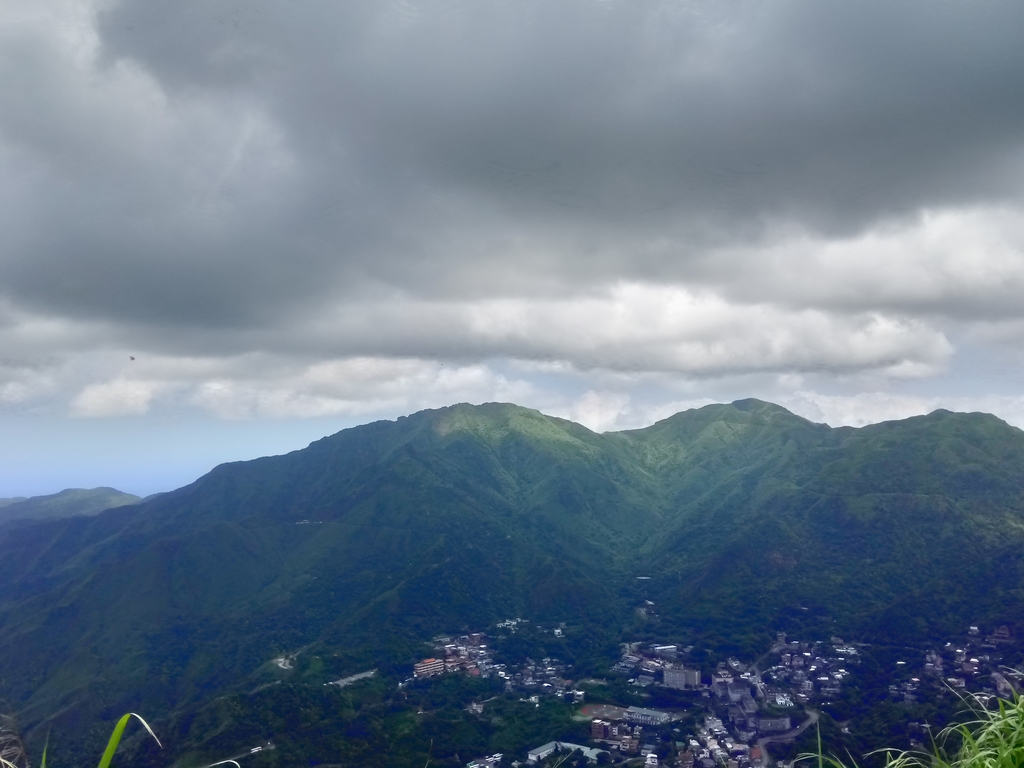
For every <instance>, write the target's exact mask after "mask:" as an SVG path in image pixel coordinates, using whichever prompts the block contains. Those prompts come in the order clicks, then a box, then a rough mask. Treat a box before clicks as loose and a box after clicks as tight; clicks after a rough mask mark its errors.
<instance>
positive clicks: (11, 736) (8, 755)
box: [0, 712, 231, 768]
mask: <svg viewBox="0 0 1024 768" xmlns="http://www.w3.org/2000/svg"><path fill="white" fill-rule="evenodd" d="M133 717H134V718H135V719H136V720H138V721H139V722H140V723H142V726H143V727H144V728H145V729H146V731H147V732H148V733H149V735H150V736H152V737H153V740H154V741H155V742H156V743H157V744H159V745H160V748H161V749H162V748H163V744H160V739H158V738H157V737H156V734H155V733H153V729H152V728H150V727H149V723H147V722H146V721H145V720H143V719H142V717H140V716H139V715H136V714H135V713H134V712H129V713H128V714H126V715H124V716H123V717H122V718H121V719H120V720H118V721H117V725H115V726H114V731H113V733H111V734H110V739H109V740H108V741H107V748H106V749H105V750H103V756H102V757H101V758H100V762H99V766H98V768H110V762H111V760H113V759H114V753H115V752H116V751H117V747H118V745H119V744H120V743H121V737H122V736H124V729H125V728H127V727H128V723H129V722H130V721H131V719H132V718H133ZM47 744H49V738H47ZM46 752H47V747H43V755H42V757H41V758H40V761H39V768H46ZM226 762H231V761H226ZM29 766H30V763H29V759H28V754H27V753H26V752H25V747H24V745H23V744H22V743H21V737H20V736H19V734H18V729H17V728H16V727H15V724H14V721H13V720H12V719H11V718H9V717H7V716H4V717H3V718H2V720H0V768H29Z"/></svg>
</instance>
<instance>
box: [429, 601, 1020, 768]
mask: <svg viewBox="0 0 1024 768" xmlns="http://www.w3.org/2000/svg"><path fill="white" fill-rule="evenodd" d="M525 623H526V621H525V620H523V619H510V620H509V621H508V622H503V623H502V624H500V625H499V627H501V628H503V629H506V630H510V631H513V632H514V631H515V630H516V628H522V625H523V624H525ZM534 629H538V627H534ZM548 631H550V630H548ZM436 640H437V642H436V645H435V648H436V649H437V657H436V658H432V659H426V660H424V661H422V662H420V663H419V664H417V665H416V671H415V674H416V676H417V677H426V676H430V675H433V674H441V673H442V672H447V671H453V670H457V669H461V670H466V671H469V672H470V673H473V670H476V672H475V673H476V674H481V675H486V676H492V675H493V676H497V677H500V678H502V679H504V680H505V681H506V687H507V690H509V691H513V690H523V691H527V692H528V693H530V694H531V695H530V696H529V698H528V699H524V700H526V701H531V702H538V701H539V696H540V695H561V696H565V697H566V698H567V699H575V700H576V701H581V700H582V699H583V692H582V691H580V690H577V688H576V687H574V684H573V683H572V681H571V680H569V679H567V675H568V670H567V665H565V664H562V663H561V662H560V661H559V660H558V659H551V658H545V659H542V660H541V661H539V662H536V661H533V660H527V662H526V663H525V664H523V665H520V666H519V667H512V668H508V667H506V666H505V665H501V664H494V663H493V662H492V661H491V659H490V656H489V654H488V652H487V644H486V637H485V636H484V635H483V634H482V633H475V634H471V635H464V636H462V637H459V638H449V637H443V638H437V639H436ZM1011 642H1013V637H1012V633H1011V631H1010V630H1009V629H1008V628H1007V627H999V628H998V629H996V630H995V631H994V632H992V633H991V634H987V635H983V634H982V633H981V631H980V630H979V629H978V628H977V627H971V628H970V629H969V631H968V633H967V636H966V637H965V638H964V639H963V640H962V641H960V642H958V643H953V642H949V643H946V645H945V646H944V647H942V648H939V649H931V650H928V651H927V652H925V653H924V654H923V660H922V659H921V658H920V657H917V658H916V659H915V660H911V661H898V662H897V663H896V669H895V670H894V673H893V674H894V677H893V681H894V682H893V683H892V685H890V688H889V690H890V693H891V694H892V696H893V697H894V698H897V699H900V700H903V701H906V702H915V701H917V700H918V699H919V697H920V696H922V695H923V694H924V693H925V692H926V691H938V690H940V689H942V690H948V688H949V687H953V688H960V689H964V688H966V689H967V690H970V691H972V692H973V693H975V694H976V695H980V696H982V697H984V696H988V695H991V696H1003V697H1006V698H1008V697H1011V696H1013V695H1014V694H1015V693H1016V692H1017V691H1018V690H1020V689H1021V687H1022V686H1024V672H1020V671H1018V670H1016V669H1011V668H1009V667H1006V666H1003V665H1002V664H1001V663H1000V662H1001V660H1002V655H1001V653H1000V651H1001V650H1002V648H1001V646H1004V645H1005V644H1007V643H1011ZM691 651H692V646H690V647H685V648H683V647H678V646H675V645H668V644H657V643H655V644H641V643H627V644H624V645H623V648H622V654H621V656H620V658H619V660H618V662H617V663H616V664H615V665H614V666H613V667H612V668H611V671H612V672H613V673H615V674H619V675H623V676H625V677H627V678H628V680H629V682H630V683H631V684H632V685H634V686H637V687H638V688H645V687H648V686H659V685H660V686H665V687H667V688H673V689H677V690H682V691H695V692H698V693H699V695H698V696H696V698H695V699H694V702H693V704H694V705H696V706H699V707H701V708H703V709H704V717H703V721H702V724H701V725H699V726H697V727H696V728H695V731H694V732H693V733H690V734H681V733H679V728H678V727H674V726H676V725H677V723H676V721H677V720H678V719H679V715H678V714H677V713H676V712H668V711H661V710H657V709H646V708H643V707H617V706H612V705H608V704H596V705H595V704H591V705H588V706H586V707H584V709H583V714H585V715H588V716H590V717H591V718H592V721H591V732H590V736H591V741H590V742H589V743H590V745H591V746H584V745H578V744H569V743H564V742H549V743H547V744H544V745H542V746H540V747H537V748H536V749H533V750H530V752H529V754H528V756H527V757H528V760H529V762H530V763H539V762H542V761H545V760H546V758H548V757H550V756H551V755H553V754H554V753H555V752H556V751H557V752H564V751H570V752H572V751H575V750H579V751H580V752H582V753H583V754H584V755H585V756H586V757H587V758H588V759H589V760H590V761H591V762H595V761H596V760H597V759H598V758H599V757H600V756H601V754H602V753H605V752H606V753H608V755H609V757H610V758H611V759H612V760H613V762H619V761H621V760H624V759H628V760H632V759H634V758H636V757H637V756H639V757H641V758H643V760H644V765H645V767H646V768H653V766H657V765H658V764H659V762H658V756H657V754H655V750H656V749H659V748H660V747H664V746H665V745H666V744H669V745H671V748H670V749H669V750H668V754H669V757H668V758H667V759H668V760H669V764H670V765H674V766H677V768H764V766H765V765H766V763H767V762H768V760H769V756H768V754H767V751H766V746H765V745H767V744H768V743H769V742H771V741H772V740H776V741H777V740H779V739H780V738H781V739H792V738H795V736H796V735H797V734H798V733H800V732H801V730H802V728H796V727H795V726H797V725H802V726H803V727H806V726H807V723H810V722H811V719H807V720H806V722H804V721H805V718H804V717H803V712H802V711H801V707H802V706H803V705H808V704H817V703H823V704H827V703H828V702H829V701H830V700H832V699H834V698H835V697H838V696H839V695H840V694H841V692H842V689H843V686H844V685H846V684H848V681H849V678H850V676H851V674H852V673H853V671H854V670H855V669H856V667H857V665H859V664H860V655H861V649H860V646H857V645H854V644H851V643H847V642H844V641H843V639H842V638H839V637H832V638H831V639H830V640H829V641H827V642H826V641H815V642H804V641H799V640H789V639H787V638H786V636H785V635H784V634H781V633H780V634H779V636H778V638H777V640H776V643H775V644H774V646H773V647H772V649H771V652H770V653H769V654H767V655H766V656H765V657H763V658H762V660H761V661H759V662H757V663H755V664H749V665H748V664H745V663H743V662H741V661H740V660H738V659H736V658H730V659H728V660H727V661H726V662H722V663H720V664H718V666H717V668H716V669H714V670H712V671H711V674H710V676H707V674H706V670H705V673H704V674H702V672H701V670H700V669H698V668H697V667H696V666H695V665H693V664H692V663H691V664H689V665H688V664H687V663H686V660H687V659H688V658H689V656H688V654H689V653H690V652H691ZM766 660H767V662H768V663H769V664H770V666H767V667H766V668H762V667H764V663H765V661H766ZM759 665H760V666H759ZM478 706H480V705H478ZM481 709H482V706H481ZM595 744H596V745H597V746H596V747H595V746H593V745H595ZM661 754H662V755H665V754H666V750H665V749H663V748H662V749H661ZM501 759H502V756H501V755H492V756H490V757H487V758H481V759H479V760H476V761H473V762H472V763H470V764H469V766H468V767H467V768H497V765H498V763H500V761H501Z"/></svg>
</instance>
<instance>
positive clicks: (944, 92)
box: [0, 0, 1024, 496]
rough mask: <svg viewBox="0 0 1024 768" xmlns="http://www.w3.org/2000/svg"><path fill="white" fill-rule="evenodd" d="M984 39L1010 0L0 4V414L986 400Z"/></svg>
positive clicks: (852, 415)
mask: <svg viewBox="0 0 1024 768" xmlns="http://www.w3.org/2000/svg"><path fill="white" fill-rule="evenodd" d="M1021 29H1024V5H1022V4H1020V3H1019V2H1015V1H1010V0H1007V1H1006V2H995V1H991V2H985V1H980V2H963V1H961V0H927V1H925V0H902V1H900V0H898V1H896V2H893V0H884V1H883V0H877V1H874V0H864V1H862V2H858V3H821V2H812V1H811V0H763V1H761V2H757V1H754V0H750V1H745V0H714V1H712V0H706V1H705V0H692V1H688V0H674V1H668V0H629V1H627V0H557V1H555V2H552V1H551V0H437V1H436V2H419V1H418V0H372V1H371V0H365V1H362V2H360V1H358V0H352V2H345V3H327V2H320V1H319V0H315V1H311V2H307V3H299V4H295V3H283V2H280V1H279V0H202V1H201V2H200V1H199V0H74V1H72V0H0V423H7V424H8V425H9V429H13V427H11V426H10V425H13V424H15V423H16V424H17V425H19V426H18V429H21V430H25V429H31V428H32V427H31V426H30V425H32V424H33V423H36V424H39V425H42V424H46V425H47V426H46V429H45V430H44V431H46V434H48V435H53V436H54V437H56V438H58V439H59V436H60V434H61V429H62V427H61V426H60V425H61V424H65V425H74V426H67V429H69V430H80V429H81V427H80V426H79V425H80V424H81V423H82V421H83V420H88V421H89V422H90V423H91V424H93V425H94V426H93V427H90V429H92V430H93V431H94V434H95V435H100V434H101V433H102V431H103V430H104V429H106V428H107V427H105V426H104V425H109V424H112V423H113V421H111V420H115V421H116V420H119V419H123V418H131V419H135V420H136V422H135V423H137V424H138V425H139V427H140V428H144V427H148V428H151V429H153V430H155V432H154V434H157V433H159V427H158V425H159V424H162V423H167V422H166V421H161V420H162V419H164V420H166V419H169V418H179V419H181V420H183V421H187V422H188V423H189V424H192V425H194V430H195V431H194V435H195V436H196V439H197V440H201V439H202V435H203V434H204V432H203V430H204V426H203V425H204V423H205V424H206V425H207V427H205V428H209V429H214V428H216V429H221V427H220V426H215V427H214V426H210V425H220V424H222V423H223V422H225V421H226V422H229V423H240V422H246V423H249V422H253V421H256V422H260V423H263V424H264V425H265V429H266V430H267V431H268V432H272V431H274V430H279V433H280V434H281V435H285V434H287V435H288V439H293V438H294V435H295V432H294V431H290V432H286V431H281V430H282V425H283V424H293V423H294V422H295V420H306V423H308V424H311V425H312V424H315V425H316V428H320V427H321V426H322V427H323V431H333V430H335V429H337V428H340V427H342V426H345V425H348V424H352V423H358V422H360V421H365V420H368V419H371V418H377V417H381V416H384V417H394V416H396V415H399V414H402V413H406V412H409V411H412V410H416V409H418V408H423V407H434V406H439V405H445V404H449V403H452V402H457V401H460V400H469V401H472V402H481V401H485V400H494V399H500V400H511V401H515V402H520V403H522V404H524V405H530V406H534V407H539V408H541V409H542V410H545V411H546V412H549V413H555V414H558V415H563V416H567V417H571V418H575V419H578V420H580V421H582V422H583V423H585V424H588V425H589V426H591V427H593V428H595V429H615V428H622V427H632V426H639V425H642V424H646V423H650V422H651V421H652V420H653V419H656V418H660V417H663V416H666V415H668V414H669V413H671V412H673V411H674V410H679V409H682V408H685V407H693V406H697V405H701V404H705V403H707V402H713V401H723V400H726V401H727V400H731V399H733V398H736V397H743V396H748V395H753V396H760V397H765V398H767V399H772V400H775V401H776V402H779V403H781V404H783V405H786V406H787V407H790V408H792V409H793V410H795V411H797V412H799V413H801V414H803V415H806V416H808V417H809V418H813V419H816V420H821V421H828V422H829V423H833V424H841V423H842V424H863V423H867V422H871V421H875V420H879V419H883V418H897V417H902V416H906V415H910V414H913V413H921V412H926V411H928V410H931V409H933V408H936V407H949V408H958V409H966V410H975V409H981V410H989V411H992V412H995V413H997V414H998V415H1000V416H1001V417H1003V418H1005V419H1007V420H1009V421H1011V422H1012V423H1015V424H1018V425H1020V426H1024V401H1022V399H1021V396H1022V392H1021V387H1020V381H1021V375H1022V373H1024V360H1022V354H1021V352H1022V350H1024V301H1022V300H1021V298H1020V297H1021V296H1022V294H1024V290H1022V289H1024V99H1022V98H1021V84H1022V83H1024V46H1022V45H1021V44H1020V30H1021ZM131 357H134V358H135V359H134V360H131V359H130V358H131ZM15 417H16V418H15ZM5 419H6V421H3V420H5ZM33 419H36V420H37V421H33ZM118 423H121V422H120V421H118ZM26 425H29V426H26ZM190 428H191V427H190ZM12 434H13V433H12ZM76 434H80V432H76ZM239 434H241V432H240V433H239ZM245 434H247V435H248V434H251V433H250V432H245ZM154 439H155V440H156V439H157V438H154ZM239 439H240V440H241V439H242V438H239ZM245 439H246V440H247V441H249V442H247V443H245V445H243V444H242V443H241V442H240V443H239V444H238V452H237V454H234V453H232V448H231V446H232V443H231V441H230V440H226V441H225V442H224V447H223V451H222V455H221V454H218V455H217V456H212V455H211V457H210V460H211V461H214V460H227V459H233V458H244V457H245V456H246V455H247V450H248V448H247V446H251V440H250V439H249V438H245ZM282 440H284V438H283V437H282ZM11 442H12V444H13V445H16V446H17V445H21V444H22V441H21V440H20V438H19V436H18V435H17V434H15V435H14V439H13V440H12V441H11ZM261 445H262V444H261ZM287 447H297V446H288V445H283V444H282V445H281V446H280V449H281V450H284V449H286V448H287ZM8 450H9V451H13V450H22V449H21V448H11V449H8ZM114 453H116V451H115V452H114ZM69 456H70V454H69ZM156 456H157V454H154V457H156ZM46 460H47V457H46V455H44V453H40V456H39V461H40V462H45V461H46ZM154 460H156V458H154ZM168 460H169V459H168V458H167V457H166V456H162V455H161V456H160V461H168ZM71 461H72V459H71V458H62V459H60V460H59V461H57V464H60V465H62V466H63V465H64V464H67V463H68V462H71ZM172 463H173V462H172ZM59 469H60V468H59V467H57V468H55V469H54V470H53V472H52V483H53V486H54V487H53V488H52V490H57V489H58V487H63V485H64V484H70V483H65V482H64V481H63V480H62V479H61V478H62V477H63V476H62V475H61V474H60V471H59ZM19 471H20V470H19ZM98 471H101V470H98ZM190 471H192V467H191V466H190V467H189V468H188V469H187V470H185V469H181V470H180V471H179V472H178V474H175V472H174V471H172V470H168V474H167V475H166V480H165V481H160V480H146V483H150V484H153V483H155V484H157V485H159V484H160V482H166V483H167V484H174V483H179V482H185V481H186V480H188V479H191V478H190V477H187V476H185V474H183V473H186V472H190ZM39 477H40V478H43V477H44V476H43V475H39ZM33 482H36V481H33ZM45 482H47V481H46V480H45V478H44V479H42V480H39V482H38V483H37V484H36V485H33V487H31V488H24V487H22V486H19V485H18V477H15V476H14V475H10V476H4V477H0V496H2V495H10V494H15V493H23V492H42V489H41V488H39V487H37V485H39V484H40V483H42V484H45ZM105 482H111V483H112V482H113V480H106V479H105V478H103V477H99V476H97V477H96V478H95V483H96V484H99V483H105ZM124 482H125V483H129V484H130V483H131V482H132V480H131V478H130V477H128V479H127V480H125V481H124ZM140 483H141V481H140ZM142 484H143V485H144V484H145V483H142ZM140 487H141V486H140ZM158 489H159V488H157V487H152V488H150V487H148V486H147V487H146V488H145V489H143V490H158ZM128 490H133V489H132V488H128Z"/></svg>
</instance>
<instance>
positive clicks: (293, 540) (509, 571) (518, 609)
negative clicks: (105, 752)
mask: <svg viewBox="0 0 1024 768" xmlns="http://www.w3.org/2000/svg"><path fill="white" fill-rule="evenodd" d="M22 503H25V502H22ZM11 506H14V505H11ZM9 509H10V507H7V508H6V509H5V510H4V511H5V512H6V511H7V510H9ZM636 576H645V577H649V578H646V579H644V580H642V581H638V580H637V579H636ZM0 583H2V584H3V585H4V589H3V591H2V593H0V680H3V681H4V685H5V688H6V690H3V691H0V695H3V696H4V697H6V698H7V699H9V700H11V701H13V702H15V703H16V705H17V706H18V708H19V709H20V710H21V717H22V719H23V722H25V723H26V724H27V725H29V726H36V727H37V731H36V732H37V733H40V734H41V733H43V730H42V729H41V728H39V726H42V725H43V724H46V723H52V724H53V726H54V732H55V733H56V732H60V733H62V734H64V739H65V743H66V744H72V745H73V744H75V743H78V742H76V741H75V740H76V739H79V740H80V739H85V738H87V737H88V734H89V731H88V728H86V725H87V724H89V723H93V722H97V721H101V720H103V719H104V718H109V717H111V716H113V715H115V714H120V713H122V712H124V711H128V710H132V711H144V712H145V713H147V714H148V715H149V716H151V717H154V718H159V717H164V716H168V717H170V716H174V717H178V716H179V715H180V716H181V717H185V715H183V714H182V713H187V712H196V711H199V708H202V707H203V706H204V705H205V704H206V703H208V702H211V701H213V700H214V698H215V697H216V696H218V695H219V694H221V693H224V692H226V691H232V690H244V689H246V687H257V686H259V685H262V684H264V683H266V682H267V681H268V680H272V679H276V678H268V677H267V675H268V672H267V670H268V669H271V667H269V666H268V664H269V662H270V660H271V659H272V658H274V657H275V656H277V655H279V654H281V653H290V654H291V653H294V654H298V656H297V661H296V667H297V668H298V669H300V670H305V671H304V672H302V673H301V674H304V675H306V674H308V675H311V676H312V678H310V679H319V677H324V676H326V675H337V676H341V675H342V674H351V673H352V672H357V671H361V670H362V669H367V668H370V667H371V666H374V667H380V668H381V669H383V670H385V671H387V670H392V671H394V673H395V674H408V669H409V665H410V664H411V662H412V661H413V660H415V659H416V658H417V656H418V654H420V653H421V651H422V648H423V646H422V645H419V644H420V643H421V642H422V641H423V640H424V639H427V638H429V637H430V636H432V635H433V634H435V633H437V632H443V631H460V630H463V629H472V628H486V627H487V626H488V625H489V624H491V623H492V622H494V621H496V620H499V619H504V618H508V617H512V616H523V617H529V618H532V619H534V620H543V621H567V622H570V623H572V624H574V625H577V626H583V627H585V628H586V636H587V637H591V638H594V639H595V642H597V641H599V640H602V639H610V641H611V642H612V644H614V641H615V640H617V639H618V637H619V634H620V632H621V631H622V630H623V629H624V628H627V627H631V626H633V623H634V622H635V621H636V620H637V618H636V612H635V610H634V609H635V608H636V607H637V606H638V605H640V604H641V603H643V601H644V600H650V601H651V602H652V603H654V605H655V610H654V611H650V612H649V613H650V617H649V618H648V619H647V620H646V621H647V624H646V625H645V626H646V630H645V631H648V632H651V633H656V634H657V635H658V636H661V637H670V636H671V637H676V638H680V639H687V638H690V639H694V638H696V639H699V640H700V641H701V642H702V643H703V644H704V645H705V646H709V647H710V646H713V645H715V644H719V645H721V646H722V647H726V648H732V649H739V650H741V651H743V652H751V653H752V652H754V651H759V650H762V649H763V648H764V647H765V644H766V643H767V641H768V638H769V637H770V636H771V634H772V633H773V632H774V631H775V630H777V629H787V628H793V627H802V628H808V627H810V628H814V629H821V630H825V631H828V630H831V631H832V632H840V631H841V632H842V633H844V635H846V636H850V637H853V638H862V639H870V640H877V639H879V638H885V639H899V638H908V637H914V638H922V637H933V636H934V637H942V636H944V635H943V633H945V632H948V631H950V630H951V629H953V628H959V629H962V628H963V627H964V626H966V624H967V623H982V622H996V621H998V622H999V623H1006V624H1011V625H1018V626H1024V603H1022V602H1021V601H1020V600H1019V599H1018V597H1017V596H1018V595H1020V594H1024V432H1021V431H1020V430H1018V429H1016V428H1014V427H1010V426H1009V425H1007V424H1005V423H1004V422H1002V421H1000V420H998V419H996V418H995V417H993V416H988V415H984V414H954V413H949V412H946V411H937V412H935V413H933V414H931V415H929V416H924V417H919V418H914V419H907V420H904V421H896V422H887V423H884V424H877V425H873V426H870V427H865V428H862V429H852V428H840V429H832V428H830V427H828V426H825V425H821V424H813V423H811V422H809V421H807V420H805V419H802V418H800V417H797V416H795V415H794V414H792V413H790V412H788V411H786V410H785V409H783V408H780V407H778V406H775V405H771V404H769V403H764V402H760V401H756V400H744V401H738V402H736V403H733V404H731V405H715V406H708V407H706V408H701V409H697V410H691V411H687V412H685V413H680V414H677V415H675V416H672V417H670V418H668V419H666V420H664V421H661V422H659V423H657V424H655V425H653V426H651V427H648V428H646V429H641V430H633V431H628V432H620V433H609V434H603V435H600V434H596V433H594V432H591V431H590V430H588V429H586V428H584V427H582V426H580V425H578V424H574V423H572V422H569V421H565V420H562V419H556V418H551V417H548V416H544V415H542V414H540V413H538V412H536V411H531V410H527V409H524V408H520V407H517V406H514V405H505V404H487V405H483V406H476V407H474V406H469V405H457V406H452V407H450V408H443V409H439V410H433V411H424V412H421V413H417V414H414V415H412V416H409V417H404V418H400V419H398V420H397V421H393V422H387V421H382V422H376V423H373V424H367V425H364V426H361V427H356V428H353V429H347V430H345V431H343V432H340V433H338V434H336V435H333V436H331V437H327V438H324V439H323V440H319V441H317V442H315V443H313V444H312V445H310V446H309V447H308V448H305V449H303V450H300V451H295V452H293V453H289V454H287V455H284V456H276V457H270V458H263V459H258V460H255V461H249V462H240V463H234V464H225V465H222V466H220V467H217V468H216V469H214V470H213V471H212V472H210V473H209V474H208V475H206V476H204V477H202V478H200V479H199V480H197V481H196V482H195V483H193V484H191V485H189V486H186V487H184V488H181V489H178V490H177V491H173V492H171V493H167V494H163V495H161V496H159V497H156V498H153V499H151V500H147V501H145V502H143V503H140V504H134V505H131V506H123V507H119V508H116V509H109V510H107V511H105V512H103V513H101V514H99V515H96V516H94V517H74V518H66V519H59V520H47V521H41V522H38V523H34V524H32V525H27V526H19V527H17V528H10V527H8V528H7V529H0ZM644 604H645V603H644ZM303 660H305V661H303ZM317 676H319V677H317ZM321 682H322V681H321ZM317 685H320V683H317ZM281 706H284V705H283V704H282V705H281ZM190 717H191V715H190V716H189V718H190ZM182 722H192V721H191V720H190V719H188V718H186V719H185V720H183V721H182ZM196 722H199V721H196ZM203 722H205V721H203ZM47 727H48V726H47ZM183 727H184V726H183ZM236 727H241V726H235V725H231V724H230V723H228V722H227V721H223V722H222V721H220V720H216V721H215V722H214V721H211V722H208V723H206V725H204V726H203V728H205V729H206V730H203V729H199V730H193V731H188V728H193V729H195V728H199V726H198V725H195V726H188V728H186V731H188V732H189V733H191V734H192V735H191V736H188V738H189V739H192V740H193V743H194V742H195V740H199V742H202V739H204V738H206V737H205V736H202V734H203V733H206V732H209V733H216V734H220V736H219V737H218V738H226V737H225V736H224V734H230V733H234V732H235V731H233V730H232V728H236ZM239 733H240V731H239ZM197 734H198V735H197ZM182 738H185V737H184V736H183V737H182Z"/></svg>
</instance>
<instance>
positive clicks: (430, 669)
mask: <svg viewBox="0 0 1024 768" xmlns="http://www.w3.org/2000/svg"><path fill="white" fill-rule="evenodd" d="M412 674H413V677H433V676H434V675H443V674H444V659H424V660H423V661H420V662H417V663H415V664H413V665H412Z"/></svg>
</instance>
